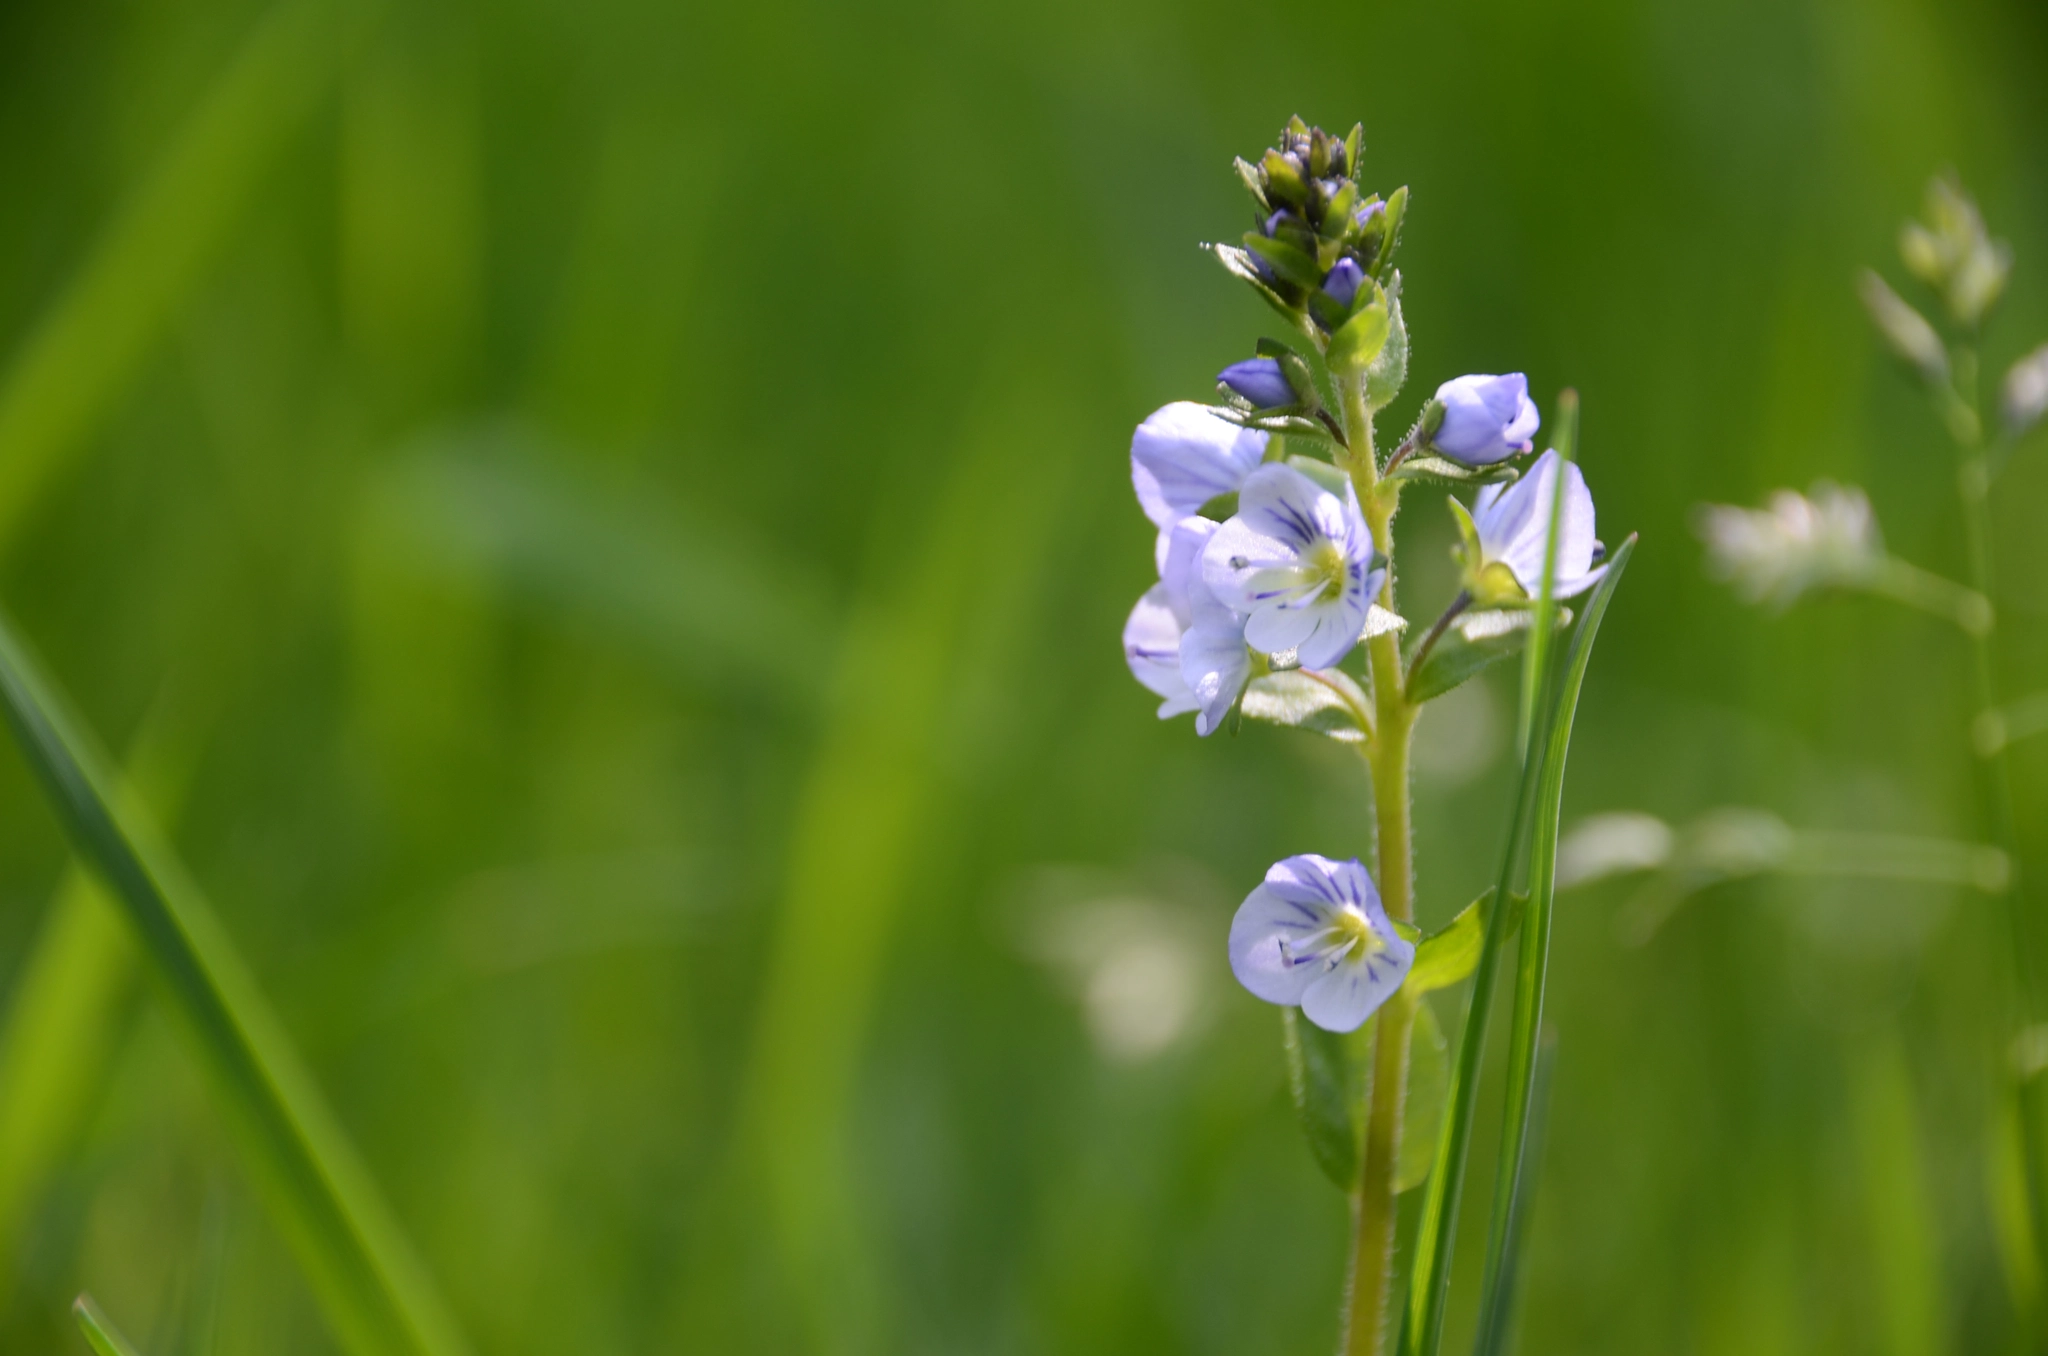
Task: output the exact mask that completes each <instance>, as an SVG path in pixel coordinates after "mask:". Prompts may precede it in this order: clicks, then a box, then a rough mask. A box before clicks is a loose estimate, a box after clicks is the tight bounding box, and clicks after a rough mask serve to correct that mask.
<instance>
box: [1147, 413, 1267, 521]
mask: <svg viewBox="0 0 2048 1356" xmlns="http://www.w3.org/2000/svg"><path fill="white" fill-rule="evenodd" d="M1265 455H1266V435H1265V434H1264V433H1261V432H1259V431H1257V430H1256V429H1245V428H1239V427H1238V426H1237V425H1235V424H1233V423H1231V422H1230V421H1229V420H1227V419H1224V418H1222V417H1221V416H1219V415H1218V414H1217V413H1216V411H1215V409H1214V408H1213V407H1211V406H1208V405H1197V404H1195V403H1194V402H1192V401H1187V400H1179V401H1175V402H1174V403H1173V404H1171V405H1167V406H1165V407H1163V408H1161V409H1159V410H1155V411H1154V412H1153V414H1152V416H1151V417H1150V418H1148V419H1147V420H1146V421H1145V422H1144V423H1142V424H1140V425H1138V429H1137V432H1136V433H1134V434H1132V435H1131V488H1132V489H1134V490H1136V491H1137V494H1138V503H1139V505H1140V506H1141V507H1143V508H1144V510H1145V516H1146V517H1148V518H1150V519H1151V520H1152V521H1153V522H1155V523H1157V524H1158V525H1159V526H1160V527H1162V528H1165V527H1171V526H1172V525H1173V524H1174V523H1176V522H1178V521H1180V520H1181V519H1182V518H1185V517H1187V516H1188V515H1190V514H1192V513H1194V512H1196V511H1197V510H1199V509H1200V508H1201V507H1202V505H1204V504H1206V503H1208V502H1209V501H1210V500H1211V499H1214V498H1216V497H1217V496H1218V495H1223V494H1234V493H1236V492H1237V490H1238V488H1239V487H1240V486H1241V485H1243V484H1244V479H1245V477H1246V476H1247V475H1249V474H1251V472H1252V470H1253V468H1254V467H1256V466H1258V464H1259V462H1260V461H1261V460H1262V459H1263V458H1264V457H1265Z"/></svg>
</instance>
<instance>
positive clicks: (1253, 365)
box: [1216, 358, 1299, 410]
mask: <svg viewBox="0 0 2048 1356" xmlns="http://www.w3.org/2000/svg"><path fill="white" fill-rule="evenodd" d="M1216 380H1217V381H1219V382H1221V383H1223V385H1225V386H1228V387H1229V388H1230V389H1231V390H1232V391H1235V392H1236V393H1237V394H1238V395H1241V396H1243V397H1244V398H1245V399H1246V400H1249V401H1250V402H1251V403H1252V408H1253V409H1256V410H1270V409H1273V408H1274V407H1276V406H1279V405H1293V404H1297V403H1299V402H1298V399H1297V397H1296V396H1295V394H1294V388H1293V387H1292V386H1289V385H1288V384H1287V373H1286V371H1285V370H1283V369H1282V368H1281V366H1280V360H1279V359H1278V358H1246V359H1245V360H1244V361H1243V362H1241V363H1232V364H1231V365H1230V366H1228V367H1226V368H1224V369H1223V370H1222V371H1221V372H1218V373H1217V374H1216Z"/></svg>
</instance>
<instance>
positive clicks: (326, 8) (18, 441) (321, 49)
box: [0, 0, 345, 541]
mask: <svg viewBox="0 0 2048 1356" xmlns="http://www.w3.org/2000/svg"><path fill="white" fill-rule="evenodd" d="M344 27H345V20H344V16H343V15H342V14H341V12H340V10H339V7H338V6H337V5H336V4H334V3H333V0H285V3H283V4H281V5H279V6H278V7H277V8H276V9H275V10H273V11H272V12H271V13H270V15H269V16H268V17H267V18H265V19H264V20H263V21H262V23H261V24H259V25H258V26H257V28H256V30H255V31H254V32H253V33H252V34H251V35H250V37H249V38H248V40H247V41H246V42H245V43H244V45H243V48H242V51H241V53H240V54H239V55H238V56H237V57H236V59H235V60H234V61H233V63H232V64H231V65H230V66H229V67H228V69H227V70H226V71H224V72H223V73H222V74H221V76H220V77H219V79H217V80H216V81H215V82H214V84H213V87H212V88H211V89H210V90H208V92H207V93H206V95H205V97H204V98H203V99H202V100H201V102H200V104H199V106H198V107H197V108H196V109H195V110H194V111H193V112H192V114H191V116H190V117H189V118H188V119H187V120H186V122H185V124H184V126H182V127H181V128H180V129H179V130H178V132H177V133H176V134H175V136H173V138H172V139H171V142H170V144H169V146H168V147H167V149H166V151H165V154H164V156H163V158H162V159H161V160H160V161H159V162H158V163H157V165H156V166H155V167H154V169H153V170H152V171H151V172H150V173H149V175H148V176H147V177H146V178H145V179H144V180H143V181H142V183H141V184H139V185H138V186H137V188H136V190H135V192H134V193H133V194H132V196H131V197H130V198H129V200H128V202H127V204H126V205H125V206H124V207H123V208H122V209H121V211H120V213H119V214H118V215H117V216H116V217H115V219H114V220H113V221H112V222H111V223H110V224H109V225H108V227H107V229H106V232H105V234H104V235H103V236H102V237H101V238H100V241H99V243H98V245H97V247H96V248H95V249H94V251H93V253H92V254H91V255H90V257H88V258H87V259H86V261H85V263H84V265H83V266H82V268H81V269H80V272H79V274H78V276H77V278H76V279H75V280H74V281H73V282H72V283H71V285H70V287H69V288H68V289H67V290H66V291H65V292H64V294H63V295H62V296H61V297H59V299H58V300H57V302H56V304H55V306H54V307H53V308H52V309H51V311H50V312H49V314H48V315H47V316H45V317H44V319H43V321H42V322H41V324H40V325H39V326H38V327H37V329H36V330H35V332H34V333H33V335H31V337H30V338H29V340H28V342H27V345H26V347H25V348H24V349H23V351H22V352H21V354H20V355H19V356H18V357H17V358H16V359H15V361H14V363H13V365H12V368H11V370H10V371H9V372H8V374H7V378H6V381H5V383H4V384H0V541H6V540H8V539H9V538H10V537H11V535H12V533H13V531H14V529H15V527H16V526H17V525H18V524H19V521H20V519H21V517H22V515H23V513H24V512H25V511H26V510H27V509H28V507H29V506H30V505H31V504H32V503H33V502H34V500H35V498H36V496H37V493H38V492H39V491H40V490H41V489H42V488H43V486H44V485H46V484H47V483H48V482H49V481H50V479H51V478H52V477H53V476H54V475H55V474H56V473H57V472H58V471H59V470H60V469H61V467H62V465H63V463H64V461H65V459H66V458H67V457H69V456H71V455H73V454H74V453H76V452H77V451H78V449H79V448H80V446H81V445H82V444H83V443H84V440H85V439H86V437H87V436H88V435H89V434H90V433H91V431H92V428H93V426H94V425H95V424H96V423H97V422H98V421H99V420H101V419H103V418H105V417H106V415H107V414H108V413H109V411H110V410H112V409H113V408H114V405H115V397H116V396H117V395H118V394H119V393H120V392H121V391H122V390H123V389H124V388H125V387H126V386H127V384H128V382H129V381H130V380H131V379H132V378H133V376H134V375H135V373H136V371H137V369H138V368H139V367H140V366H141V364H142V361H143V360H144V359H145V358H146V357H147V356H148V354H149V352H150V350H151V349H152V348H153V347H154V346H155V345H156V343H157V342H158V341H159V340H160V339H161V338H162V337H163V335H164V333H165V332H166V330H167V329H168V328H169V326H170V322H171V320H172V319H173V318H174V317H175V316H176V315H177V313H178V311H179V309H180V308H181V307H182V306H183V304H184V302H185V300H186V298H188V297H189V296H190V295H191V294H192V291H193V289H194V288H195V286H196V285H197V284H198V282H199V281H200V280H201V279H202V278H203V277H204V276H205V271H206V267H207V265H208V264H209V263H211V261H212V260H213V259H214V258H215V257H217V255H218V254H219V251H220V249H221V247H222V246H223V245H224V244H225V243H226V241H227V239H228V236H229V234H230V232H231V230H232V228H233V227H234V225H235V223H236V221H238V220H239V219H240V217H241V214H242V210H243V208H244V207H245V206H246V204H247V203H248V201H249V198H250V197H251V193H252V190H253V188H254V187H255V185H256V184H257V182H258V181H259V180H260V179H261V177H262V175H263V173H264V172H265V171H266V170H267V169H268V168H269V167H270V165H271V164H272V163H273V162H274V161H275V160H276V159H277V157H278V155H279V153H280V152H281V151H282V150H283V148H284V147H285V146H286V145H287V144H289V142H290V140H291V138H292V137H293V135H294V134H295V133H296V132H297V130H298V129H299V127H301V126H302V125H303V124H304V123H305V121H306V119H307V115H308V114H309V113H311V112H312V110H313V109H314V108H315V107H316V106H317V105H318V103H319V101H320V99H321V97H322V95H323V94H324V92H325V91H326V90H327V89H328V88H329V87H330V86H331V85H332V84H333V79H334V74H335V72H336V70H337V69H338V67H339V65H340V61H341V58H340V49H341V47H342V43H341V41H340V39H341V38H342V36H343V29H344Z"/></svg>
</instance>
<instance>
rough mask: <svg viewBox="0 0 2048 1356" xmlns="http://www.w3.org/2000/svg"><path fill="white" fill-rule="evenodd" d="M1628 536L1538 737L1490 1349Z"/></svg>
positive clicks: (1631, 542) (1492, 1267)
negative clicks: (1576, 805)
mask: <svg viewBox="0 0 2048 1356" xmlns="http://www.w3.org/2000/svg"><path fill="white" fill-rule="evenodd" d="M1635 546H1636V539H1635V538H1634V537H1633V536H1631V537H1630V538H1629V539H1628V540H1627V541H1625V542H1623V543H1622V544H1621V549H1620V550H1619V551H1617V552H1615V555H1614V560H1613V562H1612V563H1611V564H1610V565H1609V566H1608V567H1607V573H1606V575H1605V576H1604V577H1603V578H1602V579H1601V580H1600V585H1599V587H1598V588H1596V589H1595V590H1594V591H1593V597H1592V599H1591V601H1589V602H1588V603H1587V604H1586V615H1585V616H1584V618H1582V619H1581V620H1580V622H1579V625H1578V629H1577V630H1575V631H1574V632H1573V633H1572V641H1571V648H1570V649H1569V650H1568V651H1566V654H1565V661H1564V667H1563V669H1562V671H1561V672H1560V673H1559V675H1558V684H1557V696H1556V699H1555V701H1554V702H1553V703H1552V704H1551V705H1550V707H1549V717H1550V720H1549V731H1548V733H1547V735H1546V737H1545V740H1544V751H1543V775H1542V778H1541V780H1540V782H1539V783H1538V785H1537V792H1536V818H1535V822H1534V824H1533V826H1532V836H1531V838H1530V843H1529V907H1528V910H1527V915H1526V919H1525V921H1524V923H1523V928H1522V949H1521V967H1520V973H1519V975H1518V976H1517V979H1516V984H1515V1020H1514V1028H1513V1033H1512V1034H1511V1035H1510V1036H1509V1046H1508V1061H1509V1062H1508V1100H1507V1110H1506V1121H1505V1124H1504V1125H1503V1127H1502V1130H1501V1151H1500V1174H1499V1176H1498V1178H1496V1180H1495V1184H1494V1208H1493V1228H1492V1232H1491V1236H1490V1237H1489V1238H1488V1240H1487V1246H1486V1282H1485V1290H1484V1292H1483V1294H1482V1298H1481V1302H1480V1317H1479V1333H1480V1341H1481V1344H1482V1347H1485V1348H1488V1349H1497V1347H1498V1344H1499V1343H1500V1341H1501V1340H1503V1338H1502V1333H1501V1331H1500V1330H1501V1329H1502V1328H1503V1327H1504V1326H1505V1325H1506V1323H1507V1292H1508V1290H1509V1289H1510V1287H1511V1285H1512V1281H1511V1279H1510V1278H1509V1277H1508V1275H1507V1274H1506V1267H1507V1263H1508V1261H1509V1258H1508V1250H1509V1245H1508V1239H1509V1234H1510V1233H1511V1228H1510V1224H1511V1216H1512V1213H1513V1210H1514V1205H1515V1201H1516V1199H1517V1198H1518V1196H1519V1195H1520V1193H1521V1190H1522V1178H1523V1174H1524V1173H1525V1172H1526V1171H1527V1168H1528V1152H1527V1149H1528V1137H1529V1122H1530V1117H1531V1111H1532V1107H1533V1104H1534V1100H1535V1081H1536V1044H1537V1040H1538V1037H1539V1034H1540V1032H1541V1030H1542V1025H1543V988H1544V982H1545V979H1546V977H1547V973H1548V969H1549V965H1550V919H1551V904H1552V902H1553V901H1554V900H1555V898H1556V895H1557V839H1558V817H1559V811H1560V808H1561V806H1562V804H1563V801H1564V772H1565V761H1566V758H1567V757H1568V756H1569V754H1570V752H1571V742H1572V722H1573V720H1574V718H1575V717H1576V716H1577V714H1578V707H1579V692H1580V689H1581V688H1582V687H1583V685H1584V683H1585V679H1586V668H1587V665H1588V664H1590V663H1591V662H1592V658H1593V642H1594V641H1595V640H1596V639H1597V638H1598V637H1599V634H1600V623H1601V621H1602V619H1604V618H1605V617H1606V615H1607V606H1608V604H1609V603H1610V602H1611V601H1612V600H1613V598H1614V590H1615V587H1616V586H1617V585H1618V584H1619V583H1620V582H1621V576H1622V572H1623V571H1624V570H1626V569H1627V568H1628V560H1629V556H1630V555H1632V554H1634V552H1635Z"/></svg>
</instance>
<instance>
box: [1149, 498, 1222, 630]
mask: <svg viewBox="0 0 2048 1356" xmlns="http://www.w3.org/2000/svg"><path fill="white" fill-rule="evenodd" d="M1221 526H1223V525H1222V524H1221V523H1218V522H1214V521H1212V520H1210V519H1208V518H1201V517H1194V518H1183V519H1181V520H1180V521H1179V522H1177V523H1175V524H1174V525H1173V528H1172V529H1171V530H1170V531H1169V532H1167V533H1166V534H1165V535H1164V537H1163V538H1162V540H1164V541H1165V543H1166V550H1165V553H1164V555H1163V556H1162V558H1161V559H1160V562H1159V582H1160V583H1161V584H1164V585H1165V586H1166V600H1167V604H1168V606H1170V607H1172V608H1173V615H1174V616H1176V617H1178V618H1179V619H1180V624H1181V625H1182V626H1186V625H1188V624H1189V623H1190V622H1192V621H1193V620H1194V604H1193V603H1192V602H1190V601H1189V598H1190V594H1191V592H1192V590H1193V589H1196V588H1206V585H1204V584H1203V583H1202V548H1203V547H1205V546H1207V545H1208V544H1209V539H1210V538H1211V537H1213V536H1215V535H1216V530H1217V529H1218V528H1219V527H1221Z"/></svg>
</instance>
